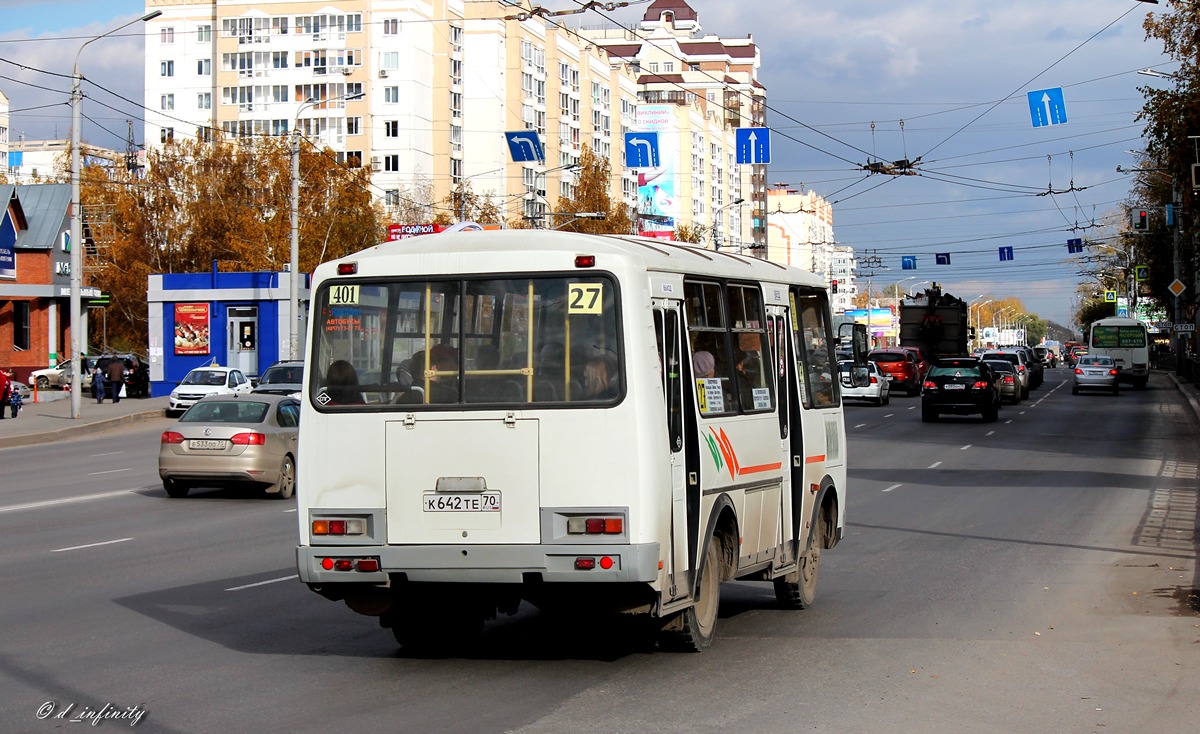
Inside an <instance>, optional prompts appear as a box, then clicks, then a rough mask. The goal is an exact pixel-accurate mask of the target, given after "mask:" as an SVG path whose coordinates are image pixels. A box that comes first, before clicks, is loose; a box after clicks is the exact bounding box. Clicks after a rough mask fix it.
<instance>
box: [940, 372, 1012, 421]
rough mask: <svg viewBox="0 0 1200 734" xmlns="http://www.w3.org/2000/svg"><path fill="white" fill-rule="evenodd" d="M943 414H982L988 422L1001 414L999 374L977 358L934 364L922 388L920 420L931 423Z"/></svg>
mask: <svg viewBox="0 0 1200 734" xmlns="http://www.w3.org/2000/svg"><path fill="white" fill-rule="evenodd" d="M942 413H954V414H955V415H971V414H973V413H979V414H980V415H982V416H983V420H984V422H986V423H991V422H992V421H994V420H996V416H997V415H998V414H999V413H1000V386H999V383H998V382H997V378H996V373H995V372H994V371H993V370H992V368H991V367H990V366H989V365H988V364H987V363H986V362H983V361H982V360H979V359H977V358H975V357H944V358H942V359H938V360H936V361H934V363H933V365H932V366H930V368H929V372H928V373H927V374H926V375H925V383H924V385H923V386H922V389H921V420H923V421H925V422H926V423H931V422H933V421H936V420H937V419H938V416H939V415H940V414H942Z"/></svg>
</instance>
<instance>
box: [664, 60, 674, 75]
mask: <svg viewBox="0 0 1200 734" xmlns="http://www.w3.org/2000/svg"><path fill="white" fill-rule="evenodd" d="M673 71H675V62H674V61H664V62H663V73H664V74H670V73H671V72H673Z"/></svg>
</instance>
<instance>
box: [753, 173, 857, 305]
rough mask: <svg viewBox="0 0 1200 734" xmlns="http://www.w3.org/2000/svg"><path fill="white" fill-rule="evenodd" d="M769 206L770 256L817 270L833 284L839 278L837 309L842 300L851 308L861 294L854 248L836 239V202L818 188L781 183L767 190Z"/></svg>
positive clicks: (793, 264)
mask: <svg viewBox="0 0 1200 734" xmlns="http://www.w3.org/2000/svg"><path fill="white" fill-rule="evenodd" d="M767 209H768V212H769V214H770V218H771V219H770V225H769V226H768V228H767V229H768V235H767V259H768V260H770V261H772V262H777V263H783V264H785V265H792V266H795V267H798V268H803V269H804V270H808V271H811V272H813V273H816V274H817V275H820V276H822V277H823V278H824V279H825V281H826V282H827V283H829V284H830V285H831V286H832V284H833V281H834V280H836V281H837V282H838V293H837V298H836V299H835V310H836V309H837V307H838V305H837V304H839V303H840V304H842V308H843V310H844V309H845V308H849V307H850V305H849V304H850V303H852V302H853V297H854V295H855V294H857V288H856V286H855V284H854V265H855V259H854V249H853V248H852V247H849V246H846V245H837V244H836V243H835V241H834V237H833V206H832V205H831V204H830V203H829V202H828V201H826V200H825V199H824V198H823V197H822V196H820V195H819V194H817V193H816V192H815V191H804V192H801V191H799V190H797V189H791V188H788V187H787V185H786V184H777V185H776V186H775V187H774V188H771V189H769V190H768V191H767Z"/></svg>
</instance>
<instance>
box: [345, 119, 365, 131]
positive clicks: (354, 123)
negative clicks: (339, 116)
mask: <svg viewBox="0 0 1200 734" xmlns="http://www.w3.org/2000/svg"><path fill="white" fill-rule="evenodd" d="M346 134H347V135H362V118H361V117H347V118H346Z"/></svg>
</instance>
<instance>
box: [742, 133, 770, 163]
mask: <svg viewBox="0 0 1200 734" xmlns="http://www.w3.org/2000/svg"><path fill="white" fill-rule="evenodd" d="M734 141H735V142H736V143H737V162H738V163H770V162H771V129H770V128H766V127H739V128H738V129H737V130H735V131H734Z"/></svg>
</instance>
